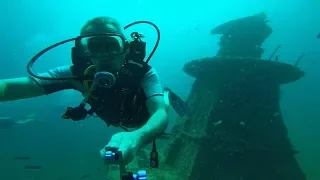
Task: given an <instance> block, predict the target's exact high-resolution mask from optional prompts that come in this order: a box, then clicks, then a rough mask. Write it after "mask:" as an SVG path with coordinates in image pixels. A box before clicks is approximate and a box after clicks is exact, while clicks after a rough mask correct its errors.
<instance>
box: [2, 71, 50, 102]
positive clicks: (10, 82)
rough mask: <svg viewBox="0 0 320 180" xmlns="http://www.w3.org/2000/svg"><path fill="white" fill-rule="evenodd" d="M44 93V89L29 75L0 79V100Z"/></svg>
mask: <svg viewBox="0 0 320 180" xmlns="http://www.w3.org/2000/svg"><path fill="white" fill-rule="evenodd" d="M41 95H45V92H44V89H43V88H42V87H40V86H38V85H37V84H36V83H35V82H34V81H32V79H31V78H30V77H21V78H13V79H3V80H0V102H3V101H12V100H18V99H26V98H31V97H36V96H41Z"/></svg>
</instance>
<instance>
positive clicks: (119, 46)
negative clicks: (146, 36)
mask: <svg viewBox="0 0 320 180" xmlns="http://www.w3.org/2000/svg"><path fill="white" fill-rule="evenodd" d="M78 42H79V43H80V44H81V46H82V48H83V55H84V56H87V57H90V58H93V59H101V58H108V57H112V56H119V55H122V54H124V53H125V52H126V51H127V48H128V45H127V44H128V43H127V41H126V40H125V39H124V37H122V36H121V35H119V34H112V33H106V34H101V35H93V36H88V37H79V39H78Z"/></svg>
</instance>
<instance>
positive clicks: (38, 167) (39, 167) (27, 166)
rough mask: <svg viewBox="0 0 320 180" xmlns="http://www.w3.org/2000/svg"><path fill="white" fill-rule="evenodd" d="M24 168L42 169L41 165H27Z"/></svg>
mask: <svg viewBox="0 0 320 180" xmlns="http://www.w3.org/2000/svg"><path fill="white" fill-rule="evenodd" d="M24 169H28V170H32V169H42V167H41V166H36V165H26V166H24Z"/></svg>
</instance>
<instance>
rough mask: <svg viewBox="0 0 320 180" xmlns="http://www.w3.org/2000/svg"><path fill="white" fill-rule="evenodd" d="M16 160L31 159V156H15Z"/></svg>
mask: <svg viewBox="0 0 320 180" xmlns="http://www.w3.org/2000/svg"><path fill="white" fill-rule="evenodd" d="M13 159H14V160H29V159H31V157H30V156H18V157H14V158H13Z"/></svg>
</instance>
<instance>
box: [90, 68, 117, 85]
mask: <svg viewBox="0 0 320 180" xmlns="http://www.w3.org/2000/svg"><path fill="white" fill-rule="evenodd" d="M94 83H95V84H96V85H97V86H99V87H102V88H111V87H112V86H113V85H114V84H115V83H116V77H115V76H114V75H113V74H112V73H110V72H106V71H102V72H97V73H96V74H95V75H94Z"/></svg>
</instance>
